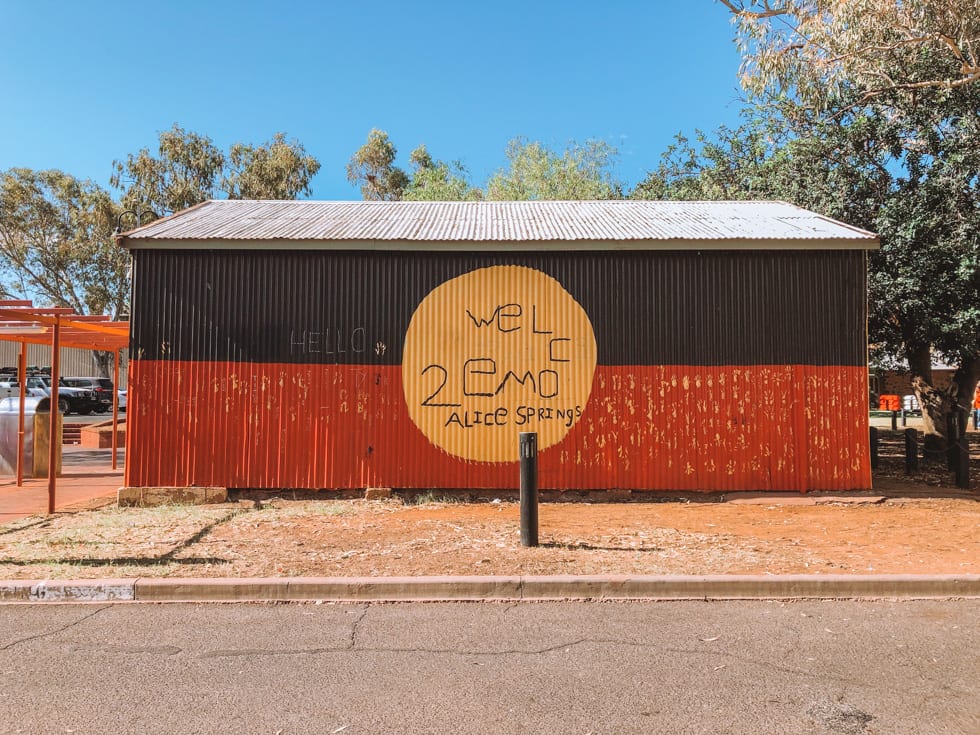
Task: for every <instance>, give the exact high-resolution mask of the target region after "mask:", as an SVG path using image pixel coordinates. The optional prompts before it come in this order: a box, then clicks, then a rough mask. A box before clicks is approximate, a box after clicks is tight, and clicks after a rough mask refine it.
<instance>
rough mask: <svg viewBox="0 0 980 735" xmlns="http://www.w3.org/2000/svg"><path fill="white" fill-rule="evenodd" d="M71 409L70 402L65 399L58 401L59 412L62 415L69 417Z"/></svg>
mask: <svg viewBox="0 0 980 735" xmlns="http://www.w3.org/2000/svg"><path fill="white" fill-rule="evenodd" d="M69 408H70V407H69V406H68V401H66V400H65V399H64V398H59V399H58V411H59V412H60V413H63V414H64V415H65V416H67V415H68V414H69V413H71V411H70V410H69Z"/></svg>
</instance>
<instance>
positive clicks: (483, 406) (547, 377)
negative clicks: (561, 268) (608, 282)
mask: <svg viewBox="0 0 980 735" xmlns="http://www.w3.org/2000/svg"><path fill="white" fill-rule="evenodd" d="M595 366H596V342H595V333H594V332H593V329H592V322H590V321H589V316H588V314H586V313H585V310H584V309H583V308H582V307H581V306H580V305H579V304H578V302H577V301H575V299H573V298H572V296H571V295H570V294H569V293H568V292H567V291H566V290H565V289H564V288H563V287H562V285H561V284H560V283H559V282H558V281H556V280H555V279H554V278H552V277H551V276H549V275H547V274H545V273H542V272H541V271H538V270H534V269H533V268H525V267H524V266H517V265H501V266H492V267H490V268H480V269H479V270H475V271H471V272H469V273H465V274H463V275H461V276H458V277H456V278H453V279H451V280H449V281H446V282H445V283H442V284H440V285H439V286H437V287H436V288H435V289H433V290H432V291H431V292H430V293H429V294H428V296H426V297H425V299H424V300H423V301H422V303H421V304H419V307H418V309H416V311H415V314H414V315H413V316H412V321H411V323H410V324H409V326H408V332H407V333H406V335H405V349H404V352H403V356H402V385H403V387H404V392H405V401H406V403H407V404H408V413H409V415H410V416H411V417H412V421H414V422H415V425H416V426H418V427H419V429H420V430H421V431H422V433H423V434H425V435H426V436H427V437H428V438H429V441H431V442H432V443H433V444H435V445H436V446H438V447H440V448H442V449H444V450H445V451H447V452H449V453H450V454H452V455H454V456H456V457H461V458H463V459H469V460H475V461H480V462H511V461H515V462H516V461H517V460H518V434H519V433H520V432H522V431H534V432H537V434H538V448H539V449H546V448H547V447H550V446H553V445H555V444H557V443H558V442H560V441H561V440H562V439H563V438H564V437H565V435H566V434H567V433H568V432H569V430H571V428H572V426H574V425H575V422H576V421H578V419H579V418H580V417H581V415H582V413H583V411H584V410H585V406H586V403H587V402H588V400H589V393H590V392H591V391H592V376H593V374H594V373H595Z"/></svg>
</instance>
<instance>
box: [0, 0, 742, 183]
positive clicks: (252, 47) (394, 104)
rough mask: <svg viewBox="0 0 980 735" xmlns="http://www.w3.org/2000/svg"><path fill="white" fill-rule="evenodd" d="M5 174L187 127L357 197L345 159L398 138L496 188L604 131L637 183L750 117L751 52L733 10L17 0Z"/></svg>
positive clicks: (142, 142) (81, 162)
mask: <svg viewBox="0 0 980 735" xmlns="http://www.w3.org/2000/svg"><path fill="white" fill-rule="evenodd" d="M0 28H2V30H0V83H2V89H3V100H4V111H3V113H2V114H0V169H6V168H10V167H13V166H24V167H29V168H35V169H43V168H60V169H63V170H65V171H67V172H69V173H72V174H74V175H75V176H78V177H80V178H91V179H93V180H95V181H97V182H99V183H101V184H103V185H105V186H107V185H108V179H109V174H110V172H111V164H112V161H113V160H114V159H121V158H124V157H125V156H126V154H128V153H134V152H136V151H138V150H139V149H140V148H143V147H150V148H151V150H153V148H154V146H155V143H156V136H157V134H158V133H159V132H160V131H161V130H165V129H167V128H169V127H170V126H171V125H172V124H173V123H175V122H176V123H179V124H180V125H181V126H183V127H184V128H186V129H189V130H194V131H195V132H198V133H203V134H206V135H208V136H210V137H211V138H212V139H213V140H214V141H215V142H216V143H217V144H218V145H220V146H221V147H223V148H227V147H228V146H229V145H230V144H232V143H234V142H237V141H243V142H251V143H260V142H264V141H266V140H268V139H269V138H270V137H271V136H272V135H273V134H274V133H275V132H277V131H285V132H286V133H287V134H288V135H289V136H290V137H295V138H297V139H299V140H300V141H301V142H302V143H303V144H304V145H305V146H306V148H307V150H308V151H309V152H311V153H312V154H313V155H315V156H317V158H319V159H320V161H321V163H322V164H323V167H322V169H321V171H320V173H319V174H318V175H317V177H316V179H315V180H314V183H313V197H315V198H317V199H355V198H358V197H359V193H358V191H357V190H356V189H355V188H353V187H351V186H350V184H348V183H347V181H346V178H345V173H344V166H345V164H346V162H347V160H348V159H349V157H350V155H351V153H352V152H353V151H354V150H355V149H356V148H357V147H358V146H360V145H361V144H362V143H363V142H364V140H365V138H366V137H367V134H368V131H369V130H370V129H371V128H373V127H378V128H381V129H383V130H386V131H388V133H389V134H390V136H391V138H392V140H393V141H394V142H395V144H396V145H397V146H398V149H399V158H400V162H402V163H403V164H405V165H407V158H408V154H409V152H410V151H411V150H412V148H414V147H415V146H416V145H418V144H419V143H423V142H424V143H425V144H426V145H427V146H428V148H429V151H430V153H431V154H432V155H433V156H435V157H437V158H443V159H449V160H451V159H461V160H462V161H463V163H464V164H465V165H466V166H467V167H468V168H469V169H470V171H471V172H472V175H473V178H474V180H475V181H476V183H482V182H483V181H484V180H485V178H486V177H487V175H488V174H490V173H491V172H493V171H494V170H496V169H497V168H499V167H501V166H502V165H503V163H504V149H505V146H506V144H507V141H509V140H510V139H511V138H514V137H516V136H525V137H527V138H529V139H532V140H540V141H541V142H543V143H545V144H546V145H549V146H552V147H555V148H563V147H564V146H565V145H566V144H567V143H568V142H569V141H571V140H576V141H579V142H581V141H584V140H586V139H588V138H597V139H602V140H605V141H606V142H608V143H610V144H612V145H614V146H616V147H617V148H618V149H619V151H620V159H619V164H618V171H617V173H618V174H619V176H620V177H621V178H623V179H624V180H626V182H627V183H628V184H630V185H632V184H635V183H636V182H637V181H639V180H640V179H641V178H642V177H643V174H644V172H645V171H646V170H648V169H649V168H652V167H653V166H654V165H655V164H656V161H657V159H658V157H659V155H660V153H661V152H662V151H663V150H664V149H665V148H666V146H667V145H669V143H670V142H671V139H672V137H673V135H674V134H675V133H677V132H679V131H684V132H687V133H692V132H693V131H694V129H695V128H702V129H705V130H713V129H714V128H716V127H717V126H718V125H720V124H722V123H728V124H732V123H734V122H736V119H737V115H738V111H739V109H740V107H741V103H740V101H739V98H740V92H739V89H738V80H737V72H738V65H739V58H738V55H737V53H736V51H735V48H734V45H733V43H732V40H731V39H732V36H733V29H732V27H731V25H730V24H729V20H728V16H727V13H726V11H725V9H724V8H723V7H722V6H721V5H720V4H718V3H716V2H713V0H687V2H680V3H676V2H675V3H668V2H664V1H658V0H654V1H651V0H645V1H644V0H635V1H634V2H625V1H618V0H606V1H605V2H595V0H592V1H591V2H585V1H579V0H564V1H558V0H556V1H554V2H551V1H547V0H544V1H540V2H535V1H534V0H525V1H524V2H512V1H511V0H493V1H492V2H465V0H457V2H426V1H425V0H415V1H414V2H388V1H387V0H375V1H374V2H329V1H328V0H324V1H323V2H313V1H308V2H286V1H285V0H283V1H282V2H279V3H271V2H268V3H266V2H248V1H247V0H238V1H237V2H208V1H207V0H199V2H166V3H153V4H150V3H140V2H101V1H99V0H93V2H74V1H73V2H68V1H65V2H48V1H46V0H31V2H15V0H0Z"/></svg>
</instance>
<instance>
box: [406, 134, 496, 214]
mask: <svg viewBox="0 0 980 735" xmlns="http://www.w3.org/2000/svg"><path fill="white" fill-rule="evenodd" d="M409 162H410V163H411V165H412V177H411V181H410V182H409V185H408V186H407V187H406V188H405V190H404V193H403V198H404V199H405V200H407V201H443V202H461V201H478V200H480V199H482V198H483V192H482V191H480V190H479V189H477V188H475V187H473V186H472V185H470V183H469V172H468V171H467V170H466V167H465V166H464V165H463V164H462V163H461V162H459V161H452V162H450V163H447V162H445V161H438V160H435V159H433V158H432V156H431V155H429V151H428V150H427V149H426V147H425V144H422V145H420V146H419V147H418V148H416V149H415V150H414V151H412V153H411V155H410V156H409Z"/></svg>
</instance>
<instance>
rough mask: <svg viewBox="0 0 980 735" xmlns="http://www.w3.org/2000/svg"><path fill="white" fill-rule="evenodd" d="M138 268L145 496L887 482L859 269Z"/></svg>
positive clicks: (138, 423) (131, 441) (567, 259)
mask: <svg viewBox="0 0 980 735" xmlns="http://www.w3.org/2000/svg"><path fill="white" fill-rule="evenodd" d="M133 255H134V308H133V319H132V330H133V331H132V345H131V362H130V395H129V417H128V421H129V431H128V436H127V442H128V445H127V466H126V473H127V477H126V482H127V484H128V485H137V486H152V485H162V486H183V485H218V486H226V487H238V488H358V487H366V486H385V487H412V488H513V487H516V485H517V481H518V474H517V460H518V456H517V448H518V434H519V432H521V431H535V432H537V433H538V446H539V451H540V454H539V478H540V484H541V487H542V488H553V489H610V488H629V489H635V490H643V489H651V490H654V489H663V490H703V491H719V490H788V489H792V490H801V491H802V490H810V489H834V490H840V489H858V488H867V487H870V467H869V456H868V442H867V409H868V403H867V401H868V397H867V370H866V330H865V319H866V316H865V315H866V310H865V292H866V286H865V255H864V253H863V252H861V251H846V250H834V251H819V250H795V251H760V250H747V251H706V252H698V251H676V252H675V251H606V252H578V253H528V252H518V253H504V252H486V253H460V252H452V253H424V252H423V253H419V252H396V251H387V252H372V251H363V252H349V251H348V252H336V251H326V250H302V251H279V252H270V251H260V250H241V251H231V250H219V251H197V250H193V251H191V250H180V251H169V250H136V251H134V253H133Z"/></svg>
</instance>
